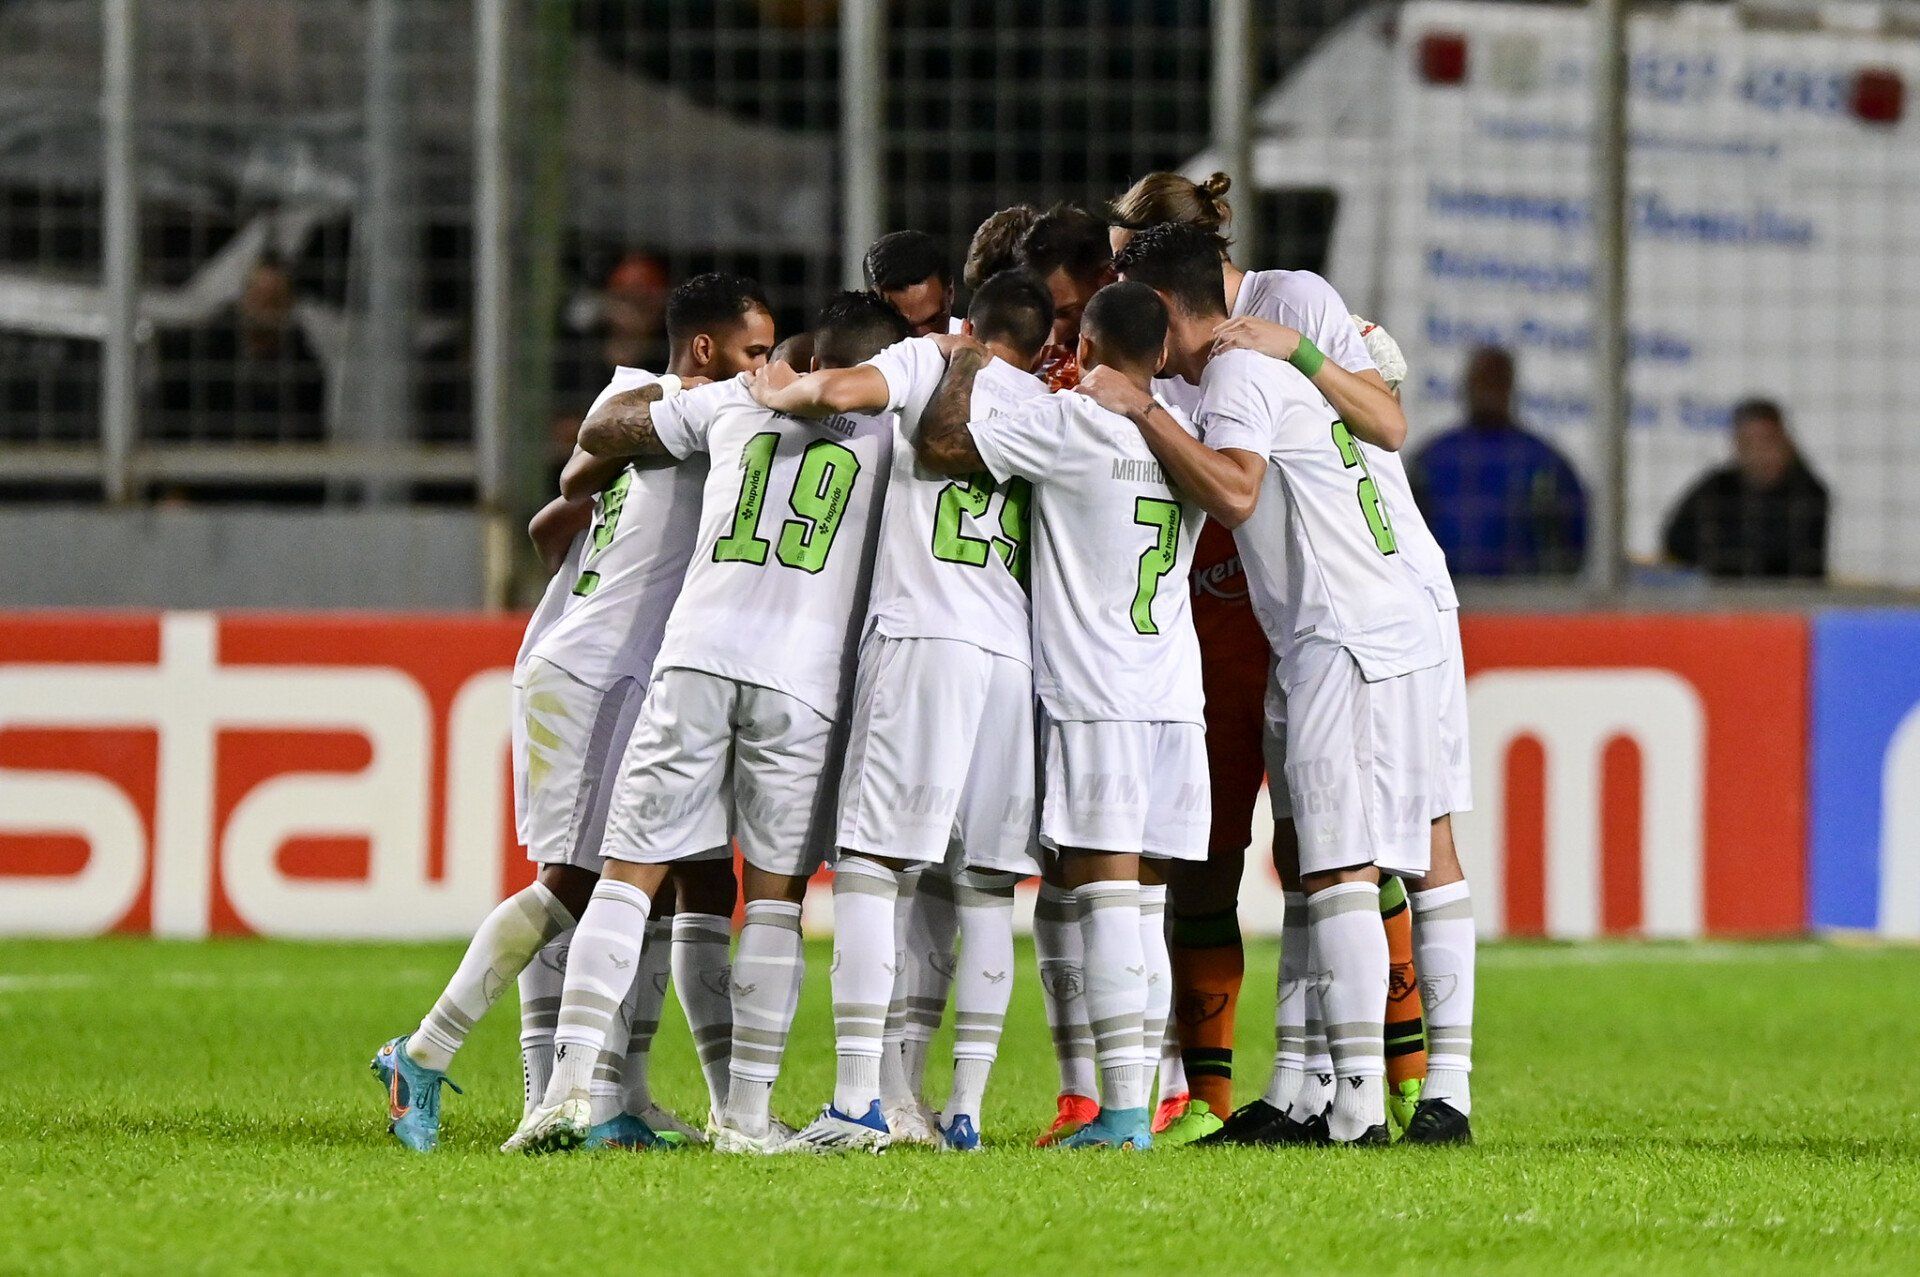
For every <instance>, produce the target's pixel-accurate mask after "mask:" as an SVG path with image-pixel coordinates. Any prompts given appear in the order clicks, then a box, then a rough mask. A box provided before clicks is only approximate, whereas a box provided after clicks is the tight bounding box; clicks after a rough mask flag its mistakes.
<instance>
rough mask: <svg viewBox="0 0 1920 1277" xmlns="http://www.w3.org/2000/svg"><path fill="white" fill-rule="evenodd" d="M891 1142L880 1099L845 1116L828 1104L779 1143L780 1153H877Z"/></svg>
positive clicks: (890, 1134)
mask: <svg viewBox="0 0 1920 1277" xmlns="http://www.w3.org/2000/svg"><path fill="white" fill-rule="evenodd" d="M891 1142H892V1133H891V1132H890V1131H888V1130H887V1119H886V1118H885V1117H883V1116H881V1114H880V1101H879V1100H875V1101H873V1102H872V1103H871V1104H869V1105H867V1111H866V1112H865V1113H862V1114H861V1115H860V1116H859V1117H848V1116H847V1115H846V1114H845V1113H842V1112H841V1111H840V1110H839V1109H837V1108H835V1107H834V1106H833V1105H831V1104H829V1105H827V1106H825V1107H824V1108H822V1109H821V1110H820V1116H819V1117H816V1118H814V1119H813V1121H811V1122H809V1123H807V1126H806V1129H804V1130H802V1131H801V1132H800V1133H799V1134H798V1135H796V1136H794V1137H793V1138H792V1139H790V1140H788V1141H787V1142H786V1143H785V1144H782V1145H781V1146H780V1151H781V1152H782V1153H879V1152H884V1151H885V1150H886V1147H887V1145H888V1144H889V1143H891Z"/></svg>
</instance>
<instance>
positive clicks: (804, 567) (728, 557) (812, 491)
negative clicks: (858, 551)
mask: <svg viewBox="0 0 1920 1277" xmlns="http://www.w3.org/2000/svg"><path fill="white" fill-rule="evenodd" d="M779 446H780V435H779V433H778V432H776V431H772V430H769V431H766V432H764V433H762V434H757V435H755V436H754V437H753V438H751V439H749V440H747V446H746V447H744V448H742V449H741V450H740V501H739V504H737V505H736V506H735V507H734V511H733V527H732V529H731V530H730V531H729V532H728V533H727V535H726V536H724V537H721V538H720V541H719V543H718V544H717V545H715V546H714V547H713V561H714V562H715V563H750V564H756V565H758V564H762V563H765V562H766V561H767V550H768V548H769V544H768V542H767V540H766V539H765V538H764V537H762V536H761V535H760V515H761V512H762V511H763V510H764V508H765V506H766V498H767V481H768V480H769V479H770V478H771V476H772V474H773V453H774V449H776V448H777V447H779ZM859 477H860V458H859V457H857V456H855V455H854V453H853V450H852V449H850V448H845V447H842V446H841V445H840V444H837V443H834V442H832V441H831V440H827V439H816V440H814V441H813V442H812V443H810V444H808V445H807V449H806V451H805V452H804V453H802V454H801V456H800V471H799V473H798V474H796V475H794V476H793V491H792V492H791V493H789V494H788V495H787V506H788V508H790V509H791V510H792V511H793V513H794V515H795V516H796V517H794V518H791V519H788V520H786V521H785V522H784V523H782V524H781V525H780V540H779V544H778V545H776V546H773V547H772V548H773V551H774V557H775V558H777V559H779V560H780V562H781V563H783V564H785V565H786V566H787V567H790V568H798V569H799V570H800V571H802V572H819V571H820V570H821V569H822V568H824V567H826V566H827V556H828V555H829V554H831V553H832V552H833V540H834V538H835V537H836V536H838V535H839V533H840V522H841V520H842V519H844V518H846V514H847V506H848V504H849V503H850V502H851V501H852V500H853V484H854V481H855V480H856V479H858V478H859Z"/></svg>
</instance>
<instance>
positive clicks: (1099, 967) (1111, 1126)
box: [916, 284, 1209, 1149]
mask: <svg viewBox="0 0 1920 1277" xmlns="http://www.w3.org/2000/svg"><path fill="white" fill-rule="evenodd" d="M1166 326H1167V313H1166V308H1165V307H1164V306H1163V305H1162V304H1161V302H1160V300H1159V298H1157V297H1156V296H1155V295H1154V294H1153V292H1152V290H1150V289H1148V288H1146V287H1145V286H1143V285H1138V284H1114V285H1109V286H1108V287H1106V288H1104V289H1102V290H1100V292H1098V293H1097V294H1095V295H1094V297H1093V299H1092V300H1091V301H1089V302H1088V303H1087V307H1086V311H1085V315H1084V323H1083V326H1082V328H1081V331H1080V339H1079V346H1078V351H1077V359H1078V363H1079V365H1080V367H1081V368H1082V369H1092V368H1102V367H1104V368H1106V369H1108V370H1109V375H1110V376H1112V377H1115V378H1119V379H1122V380H1124V381H1126V382H1127V384H1129V385H1130V386H1132V387H1134V388H1135V389H1136V390H1137V391H1138V392H1139V393H1140V394H1142V395H1145V394H1147V385H1148V382H1149V381H1150V379H1151V378H1152V376H1153V374H1154V371H1155V370H1156V369H1157V368H1158V367H1159V366H1160V362H1161V358H1162V354H1163V352H1164V349H1165V344H1166V331H1167V329H1166ZM983 363H984V360H983V359H982V358H981V357H980V356H979V355H978V354H976V353H975V352H972V351H970V350H965V349H963V350H960V351H956V352H955V353H954V355H953V356H952V358H951V359H950V360H949V365H948V371H947V376H946V379H945V380H944V381H943V382H942V385H941V388H940V390H939V391H937V392H936V393H935V396H934V401H933V404H932V405H931V406H930V407H929V409H928V410H927V413H926V414H925V415H924V416H923V418H922V427H921V434H920V439H919V441H918V444H917V445H916V452H917V453H918V456H919V459H920V462H921V464H922V465H924V466H926V467H927V468H929V469H931V470H935V471H938V472H941V473H945V474H970V473H974V472H977V471H979V470H980V469H982V468H984V469H985V470H986V471H987V472H988V473H990V474H992V475H993V476H994V478H995V479H996V480H997V481H1000V482H1005V481H1007V480H1009V479H1013V478H1023V479H1026V480H1027V481H1028V482H1030V483H1031V484H1032V485H1033V490H1034V509H1033V514H1034V545H1033V590H1034V602H1033V614H1034V683H1035V689H1036V691H1037V692H1038V694H1039V698H1040V702H1041V706H1042V709H1043V716H1042V737H1041V755H1042V770H1043V777H1044V780H1043V783H1044V786H1045V788H1044V791H1043V792H1044V798H1043V802H1042V808H1041V822H1040V830H1041V842H1042V844H1043V846H1044V847H1045V848H1046V849H1047V850H1048V852H1049V853H1050V854H1052V855H1054V856H1057V857H1058V859H1059V861H1060V869H1061V872H1060V875H1059V876H1060V879H1061V881H1062V882H1063V884H1064V885H1065V886H1066V887H1068V888H1069V889H1070V890H1072V891H1073V893H1074V899H1075V904H1076V905H1077V908H1078V923H1079V930H1080V934H1081V937H1082V941H1083V944H1084V948H1085V955H1086V957H1085V970H1086V990H1085V994H1084V997H1085V1002H1086V1008H1087V1015H1088V1019H1089V1021H1090V1022H1091V1025H1092V1030H1093V1036H1094V1053H1095V1058H1096V1061H1097V1063H1098V1065H1099V1069H1100V1080H1099V1091H1100V1110H1099V1112H1098V1113H1097V1114H1096V1115H1095V1117H1094V1119H1093V1120H1092V1121H1090V1122H1088V1123H1087V1124H1086V1125H1084V1126H1082V1127H1080V1128H1079V1129H1078V1130H1076V1131H1075V1132H1074V1133H1073V1134H1072V1135H1071V1136H1070V1137H1068V1138H1067V1140H1066V1141H1065V1145H1066V1146H1067V1147H1070V1148H1088V1147H1120V1148H1135V1149H1145V1148H1150V1147H1151V1146H1152V1142H1153V1139H1152V1135H1151V1134H1150V1133H1149V1130H1148V1125H1149V1114H1148V1109H1147V1100H1148V1086H1149V1078H1150V1065H1151V1062H1152V1061H1153V1060H1156V1059H1157V1058H1158V1056H1159V1039H1160V1036H1161V1034H1163V1033H1164V1032H1165V1029H1166V1017H1167V1011H1168V999H1169V998H1170V996H1171V983H1172V981H1171V975H1170V973H1169V972H1168V971H1167V970H1166V967H1165V953H1166V949H1165V944H1164V939H1163V936H1162V925H1161V918H1160V915H1159V913H1158V912H1153V913H1150V914H1143V911H1142V909H1141V903H1140V896H1141V883H1142V880H1143V878H1144V879H1147V880H1149V881H1152V882H1154V883H1156V884H1157V883H1159V882H1160V881H1161V880H1162V875H1161V874H1160V873H1159V872H1158V871H1156V870H1155V869H1153V868H1152V867H1151V862H1152V861H1153V860H1159V859H1170V858H1171V859H1187V860H1196V859H1199V858H1201V857H1204V856H1205V855H1206V847H1207V825H1208V819H1209V810H1208V799H1207V770H1206V749H1205V743H1204V740H1203V736H1204V734H1205V730H1204V728H1203V727H1202V716H1201V711H1202V696H1201V688H1200V653H1199V645H1198V642H1197V640H1196V639H1195V637H1194V631H1193V618H1192V615H1191V612H1190V611H1189V601H1188V595H1187V574H1188V571H1189V569H1190V567H1191V565H1192V561H1193V547H1194V541H1195V539H1196V538H1197V536H1198V535H1199V524H1200V521H1201V516H1200V511H1199V510H1198V509H1197V508H1196V507H1195V506H1194V505H1192V504H1191V503H1188V502H1186V501H1183V500H1182V499H1181V498H1179V497H1178V496H1177V495H1176V494H1175V493H1174V491H1173V490H1172V489H1171V488H1170V487H1169V485H1168V482H1167V478H1166V475H1165V473H1164V472H1163V470H1162V469H1161V466H1160V465H1159V463H1158V462H1157V461H1155V459H1154V457H1153V455H1152V453H1151V452H1150V451H1149V450H1148V448H1147V446H1146V443H1145V441H1144V440H1143V439H1142V437H1141V435H1140V433H1139V431H1138V430H1137V429H1135V428H1133V427H1132V426H1131V425H1130V424H1129V423H1128V422H1127V421H1126V420H1125V419H1123V418H1121V417H1119V416H1117V415H1115V414H1112V413H1109V412H1107V411H1106V410H1105V409H1103V408H1101V407H1100V406H1099V405H1097V404H1096V403H1094V402H1093V401H1092V400H1090V399H1088V398H1086V397H1084V396H1080V395H1075V394H1073V393H1072V392H1069V391H1062V392H1058V393H1055V394H1053V395H1050V396H1048V397H1047V398H1045V399H1041V400H1038V401H1036V402H1035V403H1034V404H1032V405H1031V406H1029V407H1027V408H1024V409H1022V410H1021V411H1019V412H1016V413H1013V414H1011V415H1008V416H1002V417H987V418H976V419H975V420H973V421H971V422H966V423H965V424H960V418H961V416H962V415H963V414H964V412H965V408H966V405H967V403H968V396H969V393H970V391H971V388H972V383H973V378H974V377H975V375H976V374H977V372H978V370H979V368H980V367H981V366H982V364H983ZM1155 950H1157V952H1158V954H1159V961H1158V962H1157V963H1153V962H1150V960H1149V958H1148V953H1149V952H1150V951H1155Z"/></svg>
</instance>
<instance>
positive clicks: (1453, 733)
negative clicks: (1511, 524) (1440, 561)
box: [1421, 608, 1473, 820]
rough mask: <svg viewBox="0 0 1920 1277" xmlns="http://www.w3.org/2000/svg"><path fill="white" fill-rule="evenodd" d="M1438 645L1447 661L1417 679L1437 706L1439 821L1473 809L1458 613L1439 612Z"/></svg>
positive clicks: (1435, 792)
mask: <svg viewBox="0 0 1920 1277" xmlns="http://www.w3.org/2000/svg"><path fill="white" fill-rule="evenodd" d="M1440 643H1441V646H1442V647H1444V648H1445V649H1446V653H1447V658H1446V659H1445V660H1444V661H1441V662H1440V663H1439V664H1438V665H1436V666H1434V667H1433V668H1432V669H1430V670H1422V671H1421V676H1422V677H1425V678H1431V679H1433V680H1434V681H1435V682H1436V683H1437V684H1438V686H1437V688H1436V690H1435V695H1436V696H1437V698H1438V703H1439V706H1440V717H1439V724H1440V739H1439V742H1438V750H1439V753H1438V755H1437V756H1436V757H1435V759H1434V777H1435V779H1434V786H1433V798H1434V812H1433V818H1434V819H1435V820H1438V819H1440V817H1442V816H1446V815H1450V814H1452V813H1453V812H1456V811H1472V810H1473V750H1472V748H1471V746H1470V744H1469V742H1468V739H1467V659H1466V655H1465V653H1463V652H1462V650H1461V647H1460V612H1459V610H1458V609H1457V608H1448V609H1446V610H1445V611H1443V612H1442V613H1440Z"/></svg>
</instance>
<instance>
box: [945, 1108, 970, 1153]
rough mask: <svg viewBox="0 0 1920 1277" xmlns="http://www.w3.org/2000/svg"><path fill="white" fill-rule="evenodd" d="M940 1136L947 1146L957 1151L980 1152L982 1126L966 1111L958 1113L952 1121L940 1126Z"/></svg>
mask: <svg viewBox="0 0 1920 1277" xmlns="http://www.w3.org/2000/svg"><path fill="white" fill-rule="evenodd" d="M940 1138H941V1139H942V1140H944V1141H946V1146H947V1147H948V1148H950V1149H952V1150H953V1151H954V1152H956V1153H978V1152H979V1151H980V1128H978V1127H976V1126H975V1125H974V1124H973V1119H972V1118H970V1117H968V1116H967V1115H966V1114H965V1113H961V1114H958V1115H956V1116H955V1117H954V1119H953V1120H952V1121H951V1122H948V1123H945V1124H944V1125H942V1126H941V1128H940Z"/></svg>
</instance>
